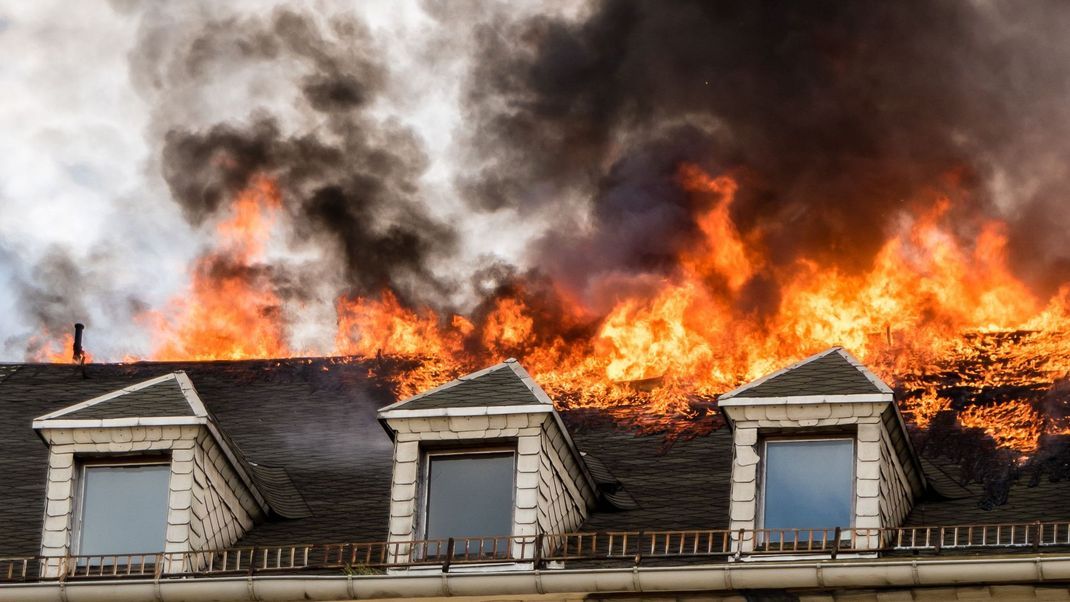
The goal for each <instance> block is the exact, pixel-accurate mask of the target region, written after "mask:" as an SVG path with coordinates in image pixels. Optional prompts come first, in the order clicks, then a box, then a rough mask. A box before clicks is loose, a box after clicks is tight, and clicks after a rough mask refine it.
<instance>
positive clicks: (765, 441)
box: [754, 434, 858, 552]
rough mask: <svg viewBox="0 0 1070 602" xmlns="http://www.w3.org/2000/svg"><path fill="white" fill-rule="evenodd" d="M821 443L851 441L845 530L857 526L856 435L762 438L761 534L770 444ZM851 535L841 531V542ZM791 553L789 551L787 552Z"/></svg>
mask: <svg viewBox="0 0 1070 602" xmlns="http://www.w3.org/2000/svg"><path fill="white" fill-rule="evenodd" d="M819 441H850V442H851V511H850V524H848V525H847V526H846V527H845V528H844V529H853V528H854V526H855V516H856V508H855V505H856V504H857V501H858V500H857V493H858V436H857V435H854V434H844V435H842V436H833V435H815V436H790V435H788V436H771V437H763V438H762V442H761V443H762V454H761V457H760V461H761V466H762V470H761V472H760V477H759V478H760V481H759V482H758V495H757V496H756V501H757V504H758V507H757V508H756V509H755V516H756V520H755V521H754V524H755V525H756V528H757V530H758V531H759V532H761V531H762V530H763V529H765V493H766V486H767V485H768V483H769V481H768V479H767V478H766V474H765V470H766V468H767V467H768V466H769V462H768V458H769V444H770V443H774V444H775V443H807V442H814V443H816V442H819ZM850 537H851V533H850V531H849V530H841V532H840V541H845V540H849V539H850ZM767 543H768V542H764V541H762V542H759V541H757V540H756V541H755V544H756V545H766V544H767ZM785 552H789V550H785Z"/></svg>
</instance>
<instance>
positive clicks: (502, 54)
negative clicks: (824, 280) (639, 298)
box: [460, 0, 1070, 291]
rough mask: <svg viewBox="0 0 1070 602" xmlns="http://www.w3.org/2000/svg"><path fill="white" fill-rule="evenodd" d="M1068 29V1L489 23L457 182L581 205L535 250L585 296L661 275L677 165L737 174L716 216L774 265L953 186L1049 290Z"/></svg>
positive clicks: (530, 200) (675, 239)
mask: <svg viewBox="0 0 1070 602" xmlns="http://www.w3.org/2000/svg"><path fill="white" fill-rule="evenodd" d="M1068 24H1070V9H1068V7H1067V6H1066V5H1065V4H1061V3H1054V2H1038V3H1031V4H1029V5H1028V6H1022V5H1021V4H1020V3H1004V2H998V1H997V2H983V3H970V2H939V1H938V2H928V1H907V2H884V3H870V2H846V3H845V2H831V1H825V2H822V1H818V2H764V1H752V0H743V1H737V2H732V1H730V2H701V1H694V2H693V1H684V0H677V1H667V2H656V3H655V2H643V1H638V0H605V1H602V2H598V3H596V4H595V5H594V6H593V8H592V10H591V11H590V13H589V14H588V15H585V16H583V17H581V18H579V19H567V18H553V17H545V16H539V17H535V18H531V19H528V20H524V21H521V22H515V21H514V22H510V21H508V20H506V19H498V20H496V21H494V22H492V23H490V24H488V25H486V26H485V27H484V28H482V30H481V33H480V35H479V45H480V49H479V51H478V53H477V55H478V56H480V57H483V58H482V59H481V60H480V61H479V62H478V63H477V65H476V66H475V67H474V68H473V70H472V73H471V78H470V80H469V85H468V89H467V98H468V101H469V104H468V106H469V118H470V121H471V122H472V124H473V126H474V127H473V131H474V132H475V135H474V136H473V137H472V139H471V148H472V152H473V155H474V156H475V157H479V158H480V161H481V162H480V165H482V166H483V167H482V168H481V169H480V170H479V171H478V172H475V173H474V174H472V175H470V176H467V177H464V178H462V179H461V182H460V185H461V187H462V189H463V190H465V191H466V193H467V194H468V196H469V198H470V199H471V200H472V202H473V204H474V206H476V207H480V208H483V209H490V210H496V209H500V208H503V207H513V208H516V209H518V210H519V211H521V213H522V214H524V215H542V216H545V215H550V216H553V215H554V214H556V213H557V209H558V208H560V207H561V206H562V205H561V203H562V202H563V199H566V200H567V201H564V202H576V201H575V200H576V199H579V200H580V202H583V203H587V204H589V214H590V216H591V218H592V220H593V222H592V224H590V226H589V227H586V228H584V227H578V226H577V225H574V224H563V225H560V226H559V228H558V231H557V232H554V233H552V234H550V235H549V236H548V237H547V239H546V241H545V243H544V244H542V245H538V246H537V247H536V249H535V253H534V258H533V260H534V261H538V262H539V263H541V264H544V265H547V266H551V267H552V268H553V269H554V270H555V272H556V273H555V276H556V275H559V274H560V275H563V276H564V277H565V278H567V279H570V280H571V281H572V283H573V286H575V287H576V288H578V289H579V290H581V291H582V290H585V289H587V288H590V287H592V286H594V285H595V283H596V281H597V280H598V279H599V278H602V277H604V276H605V275H606V274H613V273H615V272H619V271H627V272H631V273H636V272H638V273H649V274H655V275H660V274H664V273H665V272H666V271H668V270H671V269H672V261H671V258H672V257H673V256H674V253H675V252H676V251H677V249H678V247H680V246H686V245H687V244H688V243H689V239H690V237H691V236H692V235H693V233H694V231H695V230H696V224H695V215H696V212H695V206H694V204H693V201H692V200H691V199H689V198H688V197H687V195H685V194H683V193H682V192H681V191H680V190H679V187H678V184H677V183H676V182H675V181H674V178H675V174H676V168H677V167H678V166H679V164H681V163H683V162H691V163H695V164H697V165H699V166H701V167H703V168H705V169H707V170H710V171H711V172H712V173H714V174H720V173H729V174H732V175H734V176H736V177H737V178H739V179H740V181H741V189H740V194H739V197H738V199H737V202H736V203H735V204H734V205H733V217H734V219H735V220H736V223H737V224H739V226H740V228H741V229H742V230H743V231H744V232H748V231H752V230H754V229H756V228H761V229H762V232H763V237H764V241H765V244H766V245H768V249H767V251H768V254H769V256H770V257H771V259H772V261H773V263H774V265H787V264H789V263H790V262H791V261H793V260H794V259H795V258H796V257H798V256H799V255H801V254H805V255H807V256H808V257H813V258H815V259H818V260H820V261H824V262H829V263H832V264H835V265H839V266H841V267H843V268H845V269H851V270H854V269H861V268H864V267H865V266H868V265H869V263H870V261H871V259H872V257H873V255H874V253H875V252H876V251H877V249H878V248H879V245H880V243H881V241H882V240H884V238H885V236H886V234H887V228H888V226H889V223H890V222H891V220H893V219H894V218H895V216H896V214H897V213H898V212H899V210H901V209H904V208H908V207H916V205H918V204H925V203H927V202H931V201H932V200H933V199H935V198H936V197H937V196H938V195H941V194H950V195H952V196H953V198H954V200H955V206H956V211H957V212H959V213H960V214H962V215H963V216H965V215H977V214H980V215H990V216H997V217H1000V218H1003V219H1006V220H1008V221H1009V222H1010V223H1011V226H1012V232H1011V234H1012V239H1011V242H1012V251H1013V252H1014V255H1013V260H1014V261H1016V262H1017V263H1018V264H1019V265H1018V266H1017V267H1018V268H1020V271H1021V272H1022V273H1026V274H1028V275H1029V276H1030V277H1031V279H1032V280H1033V282H1034V283H1035V284H1039V285H1042V286H1047V287H1049V288H1050V287H1051V286H1052V285H1053V284H1056V283H1059V282H1064V281H1065V280H1066V279H1067V277H1068V276H1070V272H1068V271H1067V269H1066V259H1065V258H1066V257H1067V253H1066V252H1065V250H1063V249H1062V246H1063V245H1062V244H1061V243H1060V242H1059V241H1061V240H1064V239H1065V234H1064V232H1065V227H1066V226H1067V225H1068V223H1070V212H1068V211H1066V210H1065V209H1064V207H1063V205H1064V203H1063V202H1062V201H1061V199H1062V197H1063V193H1061V192H1059V191H1060V190H1065V189H1066V185H1067V184H1068V183H1070V182H1068V180H1070V172H1068V171H1067V170H1066V169H1065V168H1062V167H1061V165H1062V162H1061V161H1060V160H1059V159H1058V157H1065V156H1066V153H1067V152H1068V151H1070V142H1068V140H1070V138H1068V137H1067V134H1068V129H1070V119H1068V118H1070V111H1068V109H1067V105H1066V103H1065V98H1066V93H1067V92H1068V91H1070V43H1067V41H1066V36H1065V31H1067V25H1068ZM1025 184H1027V185H1025ZM955 221H957V222H958V223H961V224H962V226H961V227H962V228H963V229H964V232H962V234H963V235H964V236H967V237H968V236H970V234H971V232H970V231H969V228H970V227H972V226H971V225H970V224H971V223H973V222H971V221H970V220H966V219H959V220H955ZM577 257H583V258H585V261H584V262H581V263H579V264H578V262H577V261H576V258H577ZM592 257H593V258H596V259H593V260H591V261H589V262H587V261H586V259H587V258H592Z"/></svg>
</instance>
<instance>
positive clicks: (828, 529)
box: [761, 439, 854, 542]
mask: <svg viewBox="0 0 1070 602" xmlns="http://www.w3.org/2000/svg"><path fill="white" fill-rule="evenodd" d="M762 463H763V468H764V471H763V479H762V485H761V488H762V527H763V528H764V529H772V530H773V531H770V532H769V536H768V539H769V541H770V542H778V541H780V540H781V539H782V537H781V534H782V533H785V532H786V530H789V529H790V530H792V532H791V536H790V537H791V539H795V534H796V533H798V537H797V539H798V540H799V541H808V540H811V539H813V540H820V539H825V538H826V537H827V536H828V534H830V533H834V532H835V531H834V530H835V528H836V527H841V528H843V529H847V528H848V527H850V526H852V525H853V524H854V516H853V512H852V510H853V496H854V440H852V439H800V440H783V439H771V440H766V441H765V453H764V454H762ZM796 529H798V530H799V531H797V532H796V531H794V530H796ZM781 530H784V531H781Z"/></svg>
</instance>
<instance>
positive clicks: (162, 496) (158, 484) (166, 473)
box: [76, 464, 171, 556]
mask: <svg viewBox="0 0 1070 602" xmlns="http://www.w3.org/2000/svg"><path fill="white" fill-rule="evenodd" d="M170 477H171V467H170V466H169V465H167V464H153V465H125V466H123V465H112V466H93V465H89V466H86V467H85V470H84V471H83V473H82V497H81V513H80V515H81V516H80V519H81V520H80V521H79V530H78V542H79V543H78V547H77V551H76V553H77V554H79V555H82V556H91V555H92V556H96V555H106V554H130V553H141V552H161V551H163V549H164V539H165V536H166V532H167V495H168V487H167V485H168V480H169V479H170Z"/></svg>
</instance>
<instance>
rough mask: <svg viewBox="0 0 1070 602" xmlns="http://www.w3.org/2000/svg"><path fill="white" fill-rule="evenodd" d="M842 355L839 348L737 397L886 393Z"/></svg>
mask: <svg viewBox="0 0 1070 602" xmlns="http://www.w3.org/2000/svg"><path fill="white" fill-rule="evenodd" d="M840 351H841V349H840V348H838V347H836V348H833V349H830V350H828V351H826V352H825V353H823V354H820V355H818V356H815V357H814V358H812V359H809V360H804V361H803V362H801V363H799V364H797V365H796V366H794V367H792V368H790V369H788V370H786V371H784V372H782V373H780V374H778V375H776V376H773V377H772V378H769V379H767V380H765V381H764V382H761V383H758V384H756V385H754V386H744V387H742V388H740V389H738V390H737V395H733V396H739V397H791V396H799V395H851V394H858V393H862V394H864V393H884V391H882V390H881V389H880V388H878V387H877V385H875V384H873V381H871V380H869V378H867V377H866V375H865V374H864V373H863V372H862V371H861V370H860V369H859V368H858V366H855V365H853V364H851V362H849V361H848V360H847V358H846V357H844V355H843V354H842V353H840ZM726 397H727V395H726Z"/></svg>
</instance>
